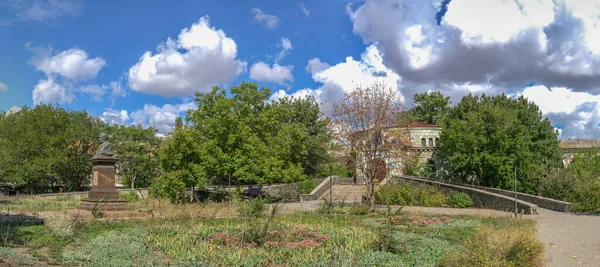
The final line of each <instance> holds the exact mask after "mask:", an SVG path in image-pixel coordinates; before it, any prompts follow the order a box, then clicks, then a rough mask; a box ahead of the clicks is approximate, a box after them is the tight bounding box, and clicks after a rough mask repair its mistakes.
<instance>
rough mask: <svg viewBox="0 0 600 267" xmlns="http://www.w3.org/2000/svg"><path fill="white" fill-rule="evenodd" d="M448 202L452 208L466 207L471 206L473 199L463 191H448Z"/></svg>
mask: <svg viewBox="0 0 600 267" xmlns="http://www.w3.org/2000/svg"><path fill="white" fill-rule="evenodd" d="M448 203H449V204H450V206H452V207H453V208H468V207H472V206H473V200H472V199H471V197H470V196H469V195H467V194H466V193H464V192H450V194H448Z"/></svg>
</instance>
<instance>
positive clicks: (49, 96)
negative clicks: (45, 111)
mask: <svg viewBox="0 0 600 267" xmlns="http://www.w3.org/2000/svg"><path fill="white" fill-rule="evenodd" d="M74 98H75V95H73V93H72V92H71V90H69V89H67V88H65V87H64V86H62V85H60V84H58V83H57V82H56V81H55V80H54V79H53V78H52V77H49V78H47V79H41V80H39V81H38V83H37V84H36V85H35V87H34V88H33V104H34V105H38V104H55V103H59V104H62V103H71V101H72V100H73V99H74Z"/></svg>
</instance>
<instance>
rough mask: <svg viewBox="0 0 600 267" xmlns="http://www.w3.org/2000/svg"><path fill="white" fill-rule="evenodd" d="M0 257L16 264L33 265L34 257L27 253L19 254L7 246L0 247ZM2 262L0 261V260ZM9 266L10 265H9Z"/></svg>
mask: <svg viewBox="0 0 600 267" xmlns="http://www.w3.org/2000/svg"><path fill="white" fill-rule="evenodd" d="M0 258H5V259H9V260H11V261H14V263H16V264H18V265H34V264H35V259H34V258H33V257H31V256H29V255H27V254H20V253H17V252H15V251H14V250H12V249H10V248H7V247H0ZM0 263H2V261H0ZM9 266H10V265H9Z"/></svg>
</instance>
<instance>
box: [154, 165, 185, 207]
mask: <svg viewBox="0 0 600 267" xmlns="http://www.w3.org/2000/svg"><path fill="white" fill-rule="evenodd" d="M180 176H181V175H180V172H179V171H173V172H166V173H165V174H163V175H161V176H159V177H158V178H156V179H154V180H153V181H152V185H151V186H150V191H149V193H150V195H152V196H156V197H166V198H168V199H170V200H171V202H173V203H183V202H187V201H188V199H189V198H188V197H187V194H186V187H185V182H184V181H183V179H182V177H180Z"/></svg>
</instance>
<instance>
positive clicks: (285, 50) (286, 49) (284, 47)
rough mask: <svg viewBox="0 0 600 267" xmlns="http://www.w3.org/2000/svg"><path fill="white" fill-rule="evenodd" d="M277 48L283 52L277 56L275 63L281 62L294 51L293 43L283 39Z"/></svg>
mask: <svg viewBox="0 0 600 267" xmlns="http://www.w3.org/2000/svg"><path fill="white" fill-rule="evenodd" d="M277 47H278V48H279V49H281V50H280V51H279V53H278V54H277V56H275V62H279V61H280V60H282V59H283V58H284V57H285V56H287V55H288V54H289V53H290V51H292V42H291V41H290V39H288V38H285V37H281V41H280V42H279V43H278V44H277Z"/></svg>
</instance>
